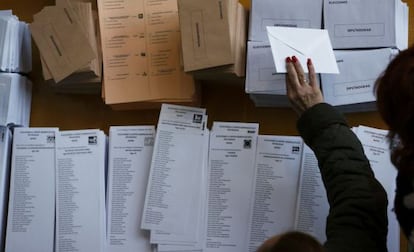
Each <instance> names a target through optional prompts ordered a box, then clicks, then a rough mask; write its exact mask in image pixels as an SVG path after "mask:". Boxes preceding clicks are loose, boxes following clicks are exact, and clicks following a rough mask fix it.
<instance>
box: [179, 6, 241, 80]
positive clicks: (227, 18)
mask: <svg viewBox="0 0 414 252" xmlns="http://www.w3.org/2000/svg"><path fill="white" fill-rule="evenodd" d="M178 13H179V16H180V28H181V43H182V52H183V61H184V70H185V71H186V72H190V73H191V74H192V75H193V76H194V77H195V78H197V79H215V78H223V77H226V76H229V77H230V76H237V77H244V75H245V56H246V55H245V51H246V38H247V12H246V10H245V9H244V7H243V5H242V4H240V3H239V1H238V0H225V1H222V0H213V1H203V0H178Z"/></svg>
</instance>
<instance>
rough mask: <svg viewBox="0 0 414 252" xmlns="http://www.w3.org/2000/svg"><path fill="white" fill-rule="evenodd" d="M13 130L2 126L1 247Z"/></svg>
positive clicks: (0, 173)
mask: <svg viewBox="0 0 414 252" xmlns="http://www.w3.org/2000/svg"><path fill="white" fill-rule="evenodd" d="M11 141H12V135H11V130H10V129H9V128H8V127H6V126H0V247H1V248H4V242H5V241H4V239H5V235H6V224H7V207H8V205H7V204H8V198H9V182H10V154H11Z"/></svg>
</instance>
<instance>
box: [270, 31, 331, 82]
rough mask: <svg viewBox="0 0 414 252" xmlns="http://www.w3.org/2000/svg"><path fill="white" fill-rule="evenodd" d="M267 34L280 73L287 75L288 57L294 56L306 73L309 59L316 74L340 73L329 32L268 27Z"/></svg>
mask: <svg viewBox="0 0 414 252" xmlns="http://www.w3.org/2000/svg"><path fill="white" fill-rule="evenodd" d="M267 34H268V37H269V41H270V45H271V48H272V54H273V60H274V62H275V66H276V71H277V72H278V73H286V57H292V56H296V57H297V58H298V60H299V62H300V63H301V65H302V68H303V70H304V72H305V73H307V72H308V68H307V65H306V62H307V60H308V59H312V63H313V65H314V68H315V72H316V73H333V74H334V73H336V74H337V73H339V71H338V66H337V64H336V60H335V55H334V53H333V50H332V45H331V42H330V40H329V35H328V31H327V30H321V29H307V28H290V27H271V26H268V27H267Z"/></svg>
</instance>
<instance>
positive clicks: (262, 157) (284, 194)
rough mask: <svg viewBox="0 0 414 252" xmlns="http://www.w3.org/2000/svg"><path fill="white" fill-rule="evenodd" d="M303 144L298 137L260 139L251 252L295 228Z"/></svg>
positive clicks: (251, 227)
mask: <svg viewBox="0 0 414 252" xmlns="http://www.w3.org/2000/svg"><path fill="white" fill-rule="evenodd" d="M302 147H303V141H302V139H301V138H300V137H294V136H259V137H258V142H257V152H256V164H255V166H256V167H255V169H256V170H255V176H254V179H255V183H254V194H253V199H252V205H251V210H250V218H249V220H250V221H249V236H248V242H249V246H248V249H249V250H248V251H250V252H255V251H256V250H257V248H258V247H259V246H260V245H261V244H262V243H263V242H264V241H265V240H267V239H268V238H270V237H272V236H274V235H278V234H281V233H283V232H287V231H291V230H293V228H294V223H295V216H294V214H292V213H295V210H296V197H297V193H298V183H299V172H300V163H301V158H302Z"/></svg>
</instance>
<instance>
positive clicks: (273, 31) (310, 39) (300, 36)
mask: <svg viewBox="0 0 414 252" xmlns="http://www.w3.org/2000/svg"><path fill="white" fill-rule="evenodd" d="M267 31H268V35H269V36H272V37H273V38H274V39H277V40H279V41H281V42H282V43H284V44H285V45H286V46H288V47H290V48H292V49H293V50H295V51H297V52H299V53H301V54H303V55H309V54H311V53H312V51H313V49H314V48H315V47H317V46H318V44H320V43H321V42H322V41H323V40H324V39H325V35H324V30H319V29H306V28H289V27H274V26H272V27H271V26H268V27H267Z"/></svg>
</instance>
